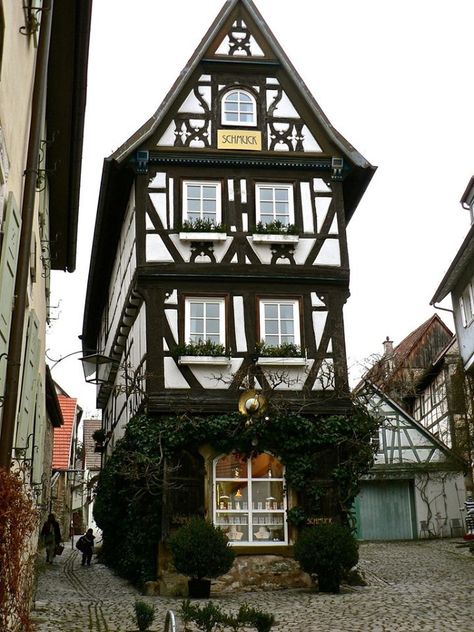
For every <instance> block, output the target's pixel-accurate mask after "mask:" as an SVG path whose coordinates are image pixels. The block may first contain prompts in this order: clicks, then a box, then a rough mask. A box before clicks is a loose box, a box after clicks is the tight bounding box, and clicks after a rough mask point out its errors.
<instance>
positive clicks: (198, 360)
mask: <svg viewBox="0 0 474 632" xmlns="http://www.w3.org/2000/svg"><path fill="white" fill-rule="evenodd" d="M178 364H183V365H188V364H208V365H211V366H212V365H228V364H230V358H228V357H227V356H179V358H178Z"/></svg>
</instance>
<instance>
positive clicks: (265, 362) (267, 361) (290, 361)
mask: <svg viewBox="0 0 474 632" xmlns="http://www.w3.org/2000/svg"><path fill="white" fill-rule="evenodd" d="M307 362H308V360H307V359H306V358H303V357H301V358H278V357H272V356H268V357H266V356H262V357H259V358H258V359H257V364H259V365H260V366H305V365H306V364H307Z"/></svg>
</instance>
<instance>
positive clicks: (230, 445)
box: [94, 406, 379, 583]
mask: <svg viewBox="0 0 474 632" xmlns="http://www.w3.org/2000/svg"><path fill="white" fill-rule="evenodd" d="M378 425H379V422H378V421H377V419H375V418H374V417H372V416H371V415H370V414H369V413H367V411H366V410H365V409H364V408H362V407H360V408H359V407H357V406H355V407H354V409H353V412H352V413H351V414H349V415H332V416H315V415H312V416H304V415H301V414H297V413H294V414H293V413H276V414H274V415H273V414H272V413H271V412H269V413H267V416H266V417H264V418H262V417H260V418H253V419H251V420H250V423H249V422H248V420H247V423H246V419H245V418H244V417H242V416H241V415H240V414H238V413H229V414H221V415H209V416H198V415H188V414H183V415H177V416H166V417H148V416H145V415H142V416H137V417H135V418H134V419H132V420H131V421H130V423H129V424H128V426H127V428H126V431H125V435H124V437H123V438H122V439H121V440H120V441H119V442H118V443H117V445H116V447H115V450H114V452H113V454H112V455H111V457H110V458H109V460H108V461H107V463H106V465H105V467H104V469H103V471H102V473H101V475H100V478H99V483H98V489H97V499H96V503H95V509H94V516H95V519H96V521H97V524H98V525H99V527H100V528H101V529H103V541H104V547H103V554H104V561H105V562H106V563H108V564H109V565H111V566H112V567H114V568H115V569H116V570H117V571H118V572H119V573H120V574H122V575H124V576H126V577H128V578H129V579H131V580H132V581H135V582H137V583H140V582H141V581H146V580H147V579H154V577H155V561H156V555H157V549H158V543H159V540H160V536H161V529H160V525H161V504H162V494H163V484H162V481H163V468H164V462H165V457H166V460H167V461H169V462H173V460H176V458H177V456H178V455H179V453H180V452H181V451H183V450H191V451H192V450H193V449H195V448H196V447H197V446H200V445H210V446H211V447H212V448H213V449H214V451H215V452H216V454H228V453H230V452H237V453H240V454H241V455H242V456H246V457H250V456H252V455H254V454H258V453H262V452H269V453H272V454H274V455H275V456H277V457H278V458H279V459H280V460H281V462H282V463H283V465H284V466H285V479H286V482H287V485H288V487H289V488H291V489H292V490H293V491H294V492H296V493H297V495H298V498H299V499H304V502H301V503H300V504H299V505H298V506H297V507H293V508H292V509H291V510H289V512H288V516H287V519H288V521H289V522H291V523H293V524H296V525H302V524H304V523H305V522H306V521H307V520H308V519H310V518H312V517H314V516H318V515H324V512H325V507H327V499H328V498H329V497H331V498H333V499H334V500H333V501H332V502H333V504H334V505H333V506H334V509H335V511H336V513H338V514H339V515H340V516H341V519H342V521H344V522H347V521H348V515H349V513H350V511H351V506H352V503H353V500H354V498H355V496H356V495H357V493H358V491H359V480H360V477H361V476H362V475H363V474H364V473H366V472H367V471H368V470H369V468H370V467H371V465H372V463H373V456H374V447H373V444H372V443H371V441H370V440H371V438H372V437H373V436H375V435H376V433H377V431H378ZM325 503H326V505H325ZM117 547H120V555H117V550H118V548H117Z"/></svg>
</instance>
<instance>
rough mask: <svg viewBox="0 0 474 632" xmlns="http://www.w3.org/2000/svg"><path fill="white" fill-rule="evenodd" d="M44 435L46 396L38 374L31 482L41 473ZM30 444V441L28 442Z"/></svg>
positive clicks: (39, 478) (35, 480) (39, 479)
mask: <svg viewBox="0 0 474 632" xmlns="http://www.w3.org/2000/svg"><path fill="white" fill-rule="evenodd" d="M45 436H46V398H45V395H44V388H43V382H42V380H41V377H40V376H38V388H37V390H36V426H35V436H34V445H35V453H34V456H33V478H32V480H33V482H34V483H40V482H41V475H42V474H43V459H42V458H41V455H44V448H45ZM30 445H32V444H31V442H30Z"/></svg>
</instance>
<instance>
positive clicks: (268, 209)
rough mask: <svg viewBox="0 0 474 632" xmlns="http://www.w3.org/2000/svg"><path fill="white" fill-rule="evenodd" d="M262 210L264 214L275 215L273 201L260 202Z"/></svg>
mask: <svg viewBox="0 0 474 632" xmlns="http://www.w3.org/2000/svg"><path fill="white" fill-rule="evenodd" d="M260 212H261V214H262V215H269V214H270V215H273V202H260Z"/></svg>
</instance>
